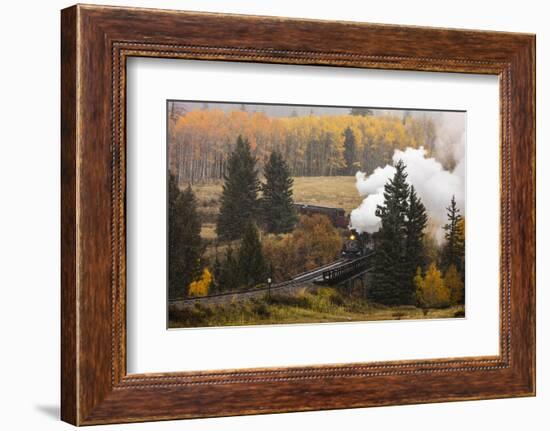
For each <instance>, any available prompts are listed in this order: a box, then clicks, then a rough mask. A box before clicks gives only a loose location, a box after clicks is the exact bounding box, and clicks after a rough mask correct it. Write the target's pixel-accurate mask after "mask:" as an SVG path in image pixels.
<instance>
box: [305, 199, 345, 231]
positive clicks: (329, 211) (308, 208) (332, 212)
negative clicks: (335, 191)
mask: <svg viewBox="0 0 550 431" xmlns="http://www.w3.org/2000/svg"><path fill="white" fill-rule="evenodd" d="M294 208H296V212H298V214H304V215H312V214H322V215H324V216H327V217H328V218H329V219H330V221H331V222H332V225H333V226H334V227H339V228H342V229H347V227H348V225H349V218H348V216H346V211H345V210H344V208H331V207H323V206H319V205H310V204H301V203H296V204H294Z"/></svg>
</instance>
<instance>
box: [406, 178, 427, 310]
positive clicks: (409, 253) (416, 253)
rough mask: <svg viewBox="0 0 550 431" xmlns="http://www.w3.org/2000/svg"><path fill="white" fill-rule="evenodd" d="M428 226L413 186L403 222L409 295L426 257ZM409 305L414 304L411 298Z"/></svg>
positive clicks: (423, 209)
mask: <svg viewBox="0 0 550 431" xmlns="http://www.w3.org/2000/svg"><path fill="white" fill-rule="evenodd" d="M427 224H428V216H427V214H426V207H425V206H424V204H423V203H422V201H421V200H420V198H419V197H418V196H417V194H416V191H415V189H414V186H411V187H410V192H409V206H408V209H407V219H406V222H405V228H406V242H405V256H404V257H405V265H406V271H407V272H408V274H409V284H410V293H411V295H414V291H415V289H414V281H413V278H414V275H415V273H416V270H417V268H421V269H424V266H425V262H426V256H425V253H424V229H425V228H426V225H427ZM408 302H409V303H413V302H414V297H411V298H410V299H409V301H408Z"/></svg>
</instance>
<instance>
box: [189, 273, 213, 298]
mask: <svg viewBox="0 0 550 431" xmlns="http://www.w3.org/2000/svg"><path fill="white" fill-rule="evenodd" d="M212 281H213V277H212V274H211V273H210V271H209V270H208V268H204V269H203V271H202V276H201V278H199V279H198V280H196V281H193V282H192V283H191V284H190V285H189V292H188V296H190V297H193V296H206V295H208V290H209V289H210V285H211V284H212Z"/></svg>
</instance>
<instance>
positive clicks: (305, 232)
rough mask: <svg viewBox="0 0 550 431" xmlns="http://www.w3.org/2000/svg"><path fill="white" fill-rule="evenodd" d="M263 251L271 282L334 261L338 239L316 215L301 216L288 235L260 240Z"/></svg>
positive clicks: (325, 218)
mask: <svg viewBox="0 0 550 431" xmlns="http://www.w3.org/2000/svg"><path fill="white" fill-rule="evenodd" d="M262 243H263V250H264V255H265V257H266V259H267V260H268V261H269V262H270V263H271V270H272V277H273V278H274V280H275V281H283V280H288V279H289V278H291V277H292V276H294V275H296V274H299V273H301V272H305V271H308V270H311V269H314V268H317V267H319V266H322V265H325V264H327V263H329V262H331V261H333V260H334V259H336V258H337V257H338V255H339V254H340V250H341V249H342V237H341V236H340V234H339V233H338V230H337V229H336V228H334V226H332V223H331V222H330V220H329V219H328V218H327V217H326V216H324V215H320V214H315V215H312V216H301V217H300V221H299V223H298V226H297V227H296V229H295V230H294V231H293V232H292V233H291V234H286V235H272V236H269V237H267V238H265V239H264V241H263V242H262Z"/></svg>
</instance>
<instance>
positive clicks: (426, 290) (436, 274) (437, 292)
mask: <svg viewBox="0 0 550 431" xmlns="http://www.w3.org/2000/svg"><path fill="white" fill-rule="evenodd" d="M417 275H418V272H417ZM421 286H422V287H421V297H420V305H421V306H422V307H425V308H444V307H448V306H449V305H450V303H451V291H450V289H449V288H448V287H447V286H445V281H444V280H443V278H442V277H441V271H439V269H437V266H436V265H435V263H433V262H432V263H431V264H430V266H429V268H428V271H426V275H425V277H424V280H423V282H422V285H421Z"/></svg>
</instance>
